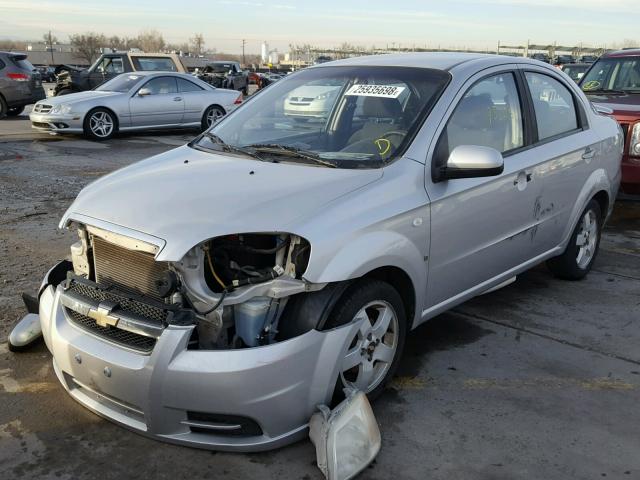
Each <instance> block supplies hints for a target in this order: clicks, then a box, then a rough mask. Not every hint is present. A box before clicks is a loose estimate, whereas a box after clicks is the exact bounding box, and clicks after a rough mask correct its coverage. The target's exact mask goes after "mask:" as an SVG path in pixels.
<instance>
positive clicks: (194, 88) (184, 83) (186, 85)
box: [177, 78, 202, 93]
mask: <svg viewBox="0 0 640 480" xmlns="http://www.w3.org/2000/svg"><path fill="white" fill-rule="evenodd" d="M177 80H178V91H179V92H181V93H184V92H199V91H200V90H202V88H200V87H199V86H198V85H196V84H195V83H193V82H190V81H189V80H185V79H184V78H178V79H177Z"/></svg>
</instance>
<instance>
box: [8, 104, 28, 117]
mask: <svg viewBox="0 0 640 480" xmlns="http://www.w3.org/2000/svg"><path fill="white" fill-rule="evenodd" d="M22 112H24V105H23V106H21V107H15V108H10V109H9V110H8V111H7V115H8V116H9V117H17V116H18V115H20V114H21V113H22Z"/></svg>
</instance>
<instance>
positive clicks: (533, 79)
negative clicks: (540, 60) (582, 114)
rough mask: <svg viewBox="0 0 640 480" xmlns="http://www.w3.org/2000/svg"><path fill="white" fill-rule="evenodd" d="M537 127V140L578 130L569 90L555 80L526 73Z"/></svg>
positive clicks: (537, 74)
mask: <svg viewBox="0 0 640 480" xmlns="http://www.w3.org/2000/svg"><path fill="white" fill-rule="evenodd" d="M525 76H526V78H527V84H528V85H529V90H530V91H531V97H532V99H533V109H534V111H535V113H536V124H537V125H538V139H540V140H544V139H545V138H549V137H553V136H555V135H560V134H562V133H566V132H570V131H572V130H575V129H576V128H578V117H577V115H576V107H575V103H574V101H573V95H572V94H571V92H570V91H569V89H568V88H567V87H566V86H564V85H563V84H562V83H561V82H559V81H558V80H556V79H555V78H551V77H550V76H548V75H544V74H542V73H534V72H526V73H525Z"/></svg>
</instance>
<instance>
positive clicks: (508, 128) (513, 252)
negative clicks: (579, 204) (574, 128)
mask: <svg viewBox="0 0 640 480" xmlns="http://www.w3.org/2000/svg"><path fill="white" fill-rule="evenodd" d="M526 99H527V97H526V90H525V89H524V86H523V85H522V80H521V77H520V76H519V75H518V69H517V67H516V66H515V65H510V66H501V67H495V68H492V69H488V70H485V71H483V72H481V73H479V74H477V75H475V76H474V77H472V78H471V79H470V80H469V81H468V82H467V84H466V85H465V86H464V87H463V88H462V89H461V90H460V92H459V93H458V95H457V96H456V99H455V100H454V102H453V103H452V105H451V106H450V108H449V110H448V112H447V114H446V115H445V120H444V121H443V124H444V126H442V125H441V126H440V127H439V130H438V133H437V134H436V139H437V141H436V144H435V148H434V149H433V151H432V153H431V165H432V166H433V167H435V168H437V167H439V166H441V165H444V164H445V163H446V160H447V158H448V156H449V154H450V153H451V151H453V149H454V148H455V147H457V146H459V145H479V146H485V147H491V148H494V149H495V150H498V151H499V152H501V153H502V155H503V158H504V172H503V173H502V174H501V175H497V176H493V177H479V178H467V179H450V180H444V181H439V182H435V181H434V180H433V177H432V175H431V172H428V173H427V175H426V189H427V192H428V195H429V198H430V200H431V248H430V255H429V281H428V285H429V288H428V291H427V305H426V308H427V310H430V309H433V310H435V309H438V308H442V307H445V306H446V305H447V303H448V302H449V301H450V300H453V301H455V299H457V298H461V297H464V296H465V295H467V294H469V293H471V292H472V291H473V290H474V288H475V287H479V286H480V288H481V285H482V284H483V283H485V282H489V281H492V280H494V279H495V278H496V277H499V276H501V275H503V274H509V273H510V270H512V269H514V268H516V267H518V266H519V265H521V264H523V263H525V262H527V261H529V260H531V259H532V258H534V257H535V256H536V255H537V254H538V253H539V249H537V248H536V232H535V229H533V226H534V224H535V222H536V220H535V218H536V215H537V208H538V207H537V206H536V205H537V199H538V197H539V191H540V185H539V182H538V181H537V178H536V172H535V171H534V168H533V167H534V166H535V164H536V160H537V159H536V156H535V155H533V154H532V153H531V152H530V150H529V149H528V145H529V143H530V138H531V129H530V120H529V119H528V117H527V114H526V113H527V111H528V110H527V104H526ZM432 148H433V147H432ZM428 164H429V163H428ZM540 208H541V209H544V208H545V205H544V204H541V205H540Z"/></svg>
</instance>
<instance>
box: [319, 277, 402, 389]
mask: <svg viewBox="0 0 640 480" xmlns="http://www.w3.org/2000/svg"><path fill="white" fill-rule="evenodd" d="M351 322H359V323H360V327H359V329H358V331H357V332H356V334H355V335H354V337H353V338H352V339H351V341H350V342H349V346H348V348H347V350H346V351H345V352H343V354H342V357H341V358H340V359H339V362H340V366H339V371H340V375H339V377H338V381H337V385H336V389H335V395H334V401H336V400H339V399H340V398H341V397H342V390H343V389H344V388H345V387H350V388H356V389H358V390H361V391H363V392H364V393H366V394H367V395H368V397H369V398H370V399H374V398H376V397H377V396H378V395H380V394H381V393H382V391H383V390H384V387H385V386H386V384H387V383H388V382H389V381H390V380H391V378H393V375H394V373H395V371H396V369H397V367H398V362H399V359H400V357H401V354H402V350H403V348H404V342H405V338H406V329H407V318H406V313H405V309H404V305H403V302H402V298H401V297H400V294H399V293H398V292H397V291H396V290H395V289H394V288H393V287H392V286H391V285H389V284H388V283H386V282H383V281H380V280H369V279H366V280H361V281H360V282H358V283H356V284H355V285H354V286H353V287H351V288H349V289H348V290H347V291H346V292H345V294H344V295H343V297H342V298H341V299H340V300H339V301H338V303H337V304H336V307H335V308H334V310H333V312H332V315H331V317H330V320H329V322H328V323H327V325H326V327H327V328H335V327H338V326H340V325H345V324H348V323H351Z"/></svg>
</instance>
